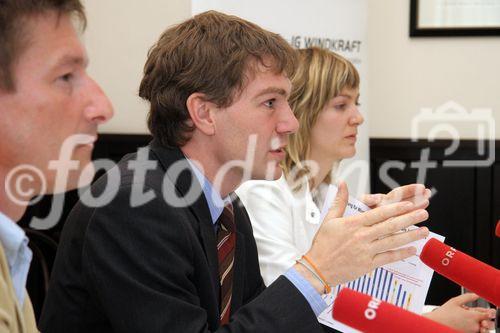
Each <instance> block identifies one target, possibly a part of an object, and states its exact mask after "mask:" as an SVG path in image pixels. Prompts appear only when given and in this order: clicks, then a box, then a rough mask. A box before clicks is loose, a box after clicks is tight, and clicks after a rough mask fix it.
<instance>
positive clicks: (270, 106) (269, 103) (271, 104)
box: [264, 98, 276, 108]
mask: <svg viewBox="0 0 500 333" xmlns="http://www.w3.org/2000/svg"><path fill="white" fill-rule="evenodd" d="M275 102H276V100H275V99H274V98H273V99H270V100H268V101H265V102H264V105H265V106H267V107H268V108H272V107H274V103H275Z"/></svg>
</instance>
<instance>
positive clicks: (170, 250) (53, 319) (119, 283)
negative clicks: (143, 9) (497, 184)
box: [39, 142, 322, 333]
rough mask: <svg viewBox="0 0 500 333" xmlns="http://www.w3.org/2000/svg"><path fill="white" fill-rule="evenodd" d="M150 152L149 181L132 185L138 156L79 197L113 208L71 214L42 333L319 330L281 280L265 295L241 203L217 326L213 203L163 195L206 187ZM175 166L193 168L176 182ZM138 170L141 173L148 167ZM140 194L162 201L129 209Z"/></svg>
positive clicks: (173, 152) (161, 151)
mask: <svg viewBox="0 0 500 333" xmlns="http://www.w3.org/2000/svg"><path fill="white" fill-rule="evenodd" d="M148 154H149V158H150V160H152V161H157V162H158V167H157V168H156V169H154V170H149V171H148V172H147V174H146V176H145V177H142V178H143V179H140V178H141V177H135V178H134V172H133V170H130V169H129V162H130V161H134V160H135V159H136V155H137V154H131V155H128V156H126V157H124V159H122V160H121V161H120V162H119V164H118V167H115V168H113V169H111V170H110V171H108V173H107V175H105V176H103V177H101V178H100V179H99V180H98V181H97V182H96V183H94V185H92V187H91V189H90V191H89V192H87V193H86V194H85V195H84V196H83V197H82V200H83V199H84V197H85V196H88V195H90V194H92V195H93V196H94V197H98V196H103V197H102V198H101V200H106V199H108V200H111V201H110V203H109V204H107V205H105V206H103V207H100V208H89V207H86V206H85V205H84V204H83V203H82V200H81V201H80V202H79V203H78V204H77V205H76V206H75V207H74V208H73V210H72V212H71V214H70V216H69V217H68V220H67V222H66V225H65V227H64V230H63V234H62V238H61V243H60V246H59V250H58V254H57V258H56V261H55V264H54V269H53V272H52V277H51V284H50V288H49V292H48V295H47V299H46V301H45V305H44V309H43V313H42V317H41V320H40V325H39V328H40V330H41V331H42V332H44V333H58V332H60V333H68V332H72V333H73V332H74V333H77V332H106V333H109V332H123V333H125V332H145V333H154V332H162V333H166V332H182V333H184V332H209V331H217V332H259V333H263V332H321V331H322V329H321V326H320V325H319V323H318V321H317V319H316V317H315V315H314V313H313V311H312V309H311V307H310V305H309V303H308V302H307V301H306V299H305V298H304V296H303V295H302V294H301V293H300V292H299V291H298V290H297V289H296V288H295V286H294V285H293V284H292V283H291V282H290V281H289V280H288V279H287V278H285V277H283V276H281V277H280V278H278V279H277V280H276V282H274V283H273V284H272V285H270V286H269V287H268V288H265V287H264V283H263V280H262V278H261V275H260V270H259V265H258V258H257V248H256V245H255V239H254V237H253V234H252V228H251V224H250V221H249V218H248V215H247V213H246V211H245V209H244V208H243V206H242V205H241V203H240V202H239V200H237V201H236V202H234V203H233V204H234V213H235V221H236V228H237V240H236V252H235V264H234V280H233V281H234V287H233V298H232V303H231V321H230V323H229V325H226V326H223V327H220V326H219V319H218V318H219V310H218V308H219V305H218V304H219V300H218V294H219V289H218V288H219V283H218V261H217V248H216V236H215V231H214V226H213V223H212V219H211V216H210V211H209V208H208V205H207V202H206V199H205V197H204V196H203V194H201V196H199V197H198V199H197V200H196V201H195V202H194V203H193V204H191V205H189V206H187V207H186V205H181V207H174V206H172V205H169V204H168V203H167V201H166V200H164V199H163V193H162V191H163V192H170V193H166V195H172V194H173V193H176V195H177V196H178V197H179V198H182V197H184V196H185V195H186V193H188V192H189V190H190V187H191V186H193V188H195V189H198V190H199V192H200V193H202V192H201V187H200V184H199V183H198V181H197V180H196V178H195V176H194V175H193V174H192V171H191V169H189V168H188V167H187V160H186V159H185V157H184V156H183V154H182V153H181V151H180V150H179V149H167V148H163V147H160V146H159V145H158V144H155V143H154V142H153V143H152V144H151V145H150V151H149V152H148ZM174 163H175V164H176V166H181V167H182V166H183V167H185V169H187V170H186V171H184V172H182V173H181V174H180V175H178V177H176V176H177V175H176V174H175V172H170V173H168V172H166V170H169V168H170V167H171V166H172V165H173V164H174ZM137 168H139V169H141V168H142V169H143V170H144V168H145V163H140V165H139V166H138V167H137ZM174 169H175V167H174V168H172V169H171V170H170V171H172V170H174ZM117 175H119V178H117V177H116V176H117ZM173 177H175V178H176V179H174V178H173ZM113 178H114V179H116V180H115V189H114V190H116V187H117V186H118V180H119V188H118V192H117V194H116V196H114V195H113V192H114V190H113V184H111V183H113ZM164 178H166V179H165V180H164ZM108 181H109V183H110V184H107V183H108ZM135 186H137V187H135ZM106 187H108V188H106ZM137 188H138V191H142V192H151V193H154V194H155V196H156V198H155V199H153V200H151V201H149V202H148V203H147V204H144V205H140V206H137V207H131V205H130V200H131V199H130V198H131V195H133V193H132V192H134V190H135V191H137Z"/></svg>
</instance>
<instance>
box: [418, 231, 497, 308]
mask: <svg viewBox="0 0 500 333" xmlns="http://www.w3.org/2000/svg"><path fill="white" fill-rule="evenodd" d="M420 260H422V261H423V262H424V263H425V264H426V265H427V266H429V267H430V268H432V269H434V270H435V271H436V272H438V273H439V274H441V275H443V276H444V277H446V278H448V279H450V280H452V281H454V282H455V283H458V284H459V285H461V286H463V287H465V288H467V289H469V290H471V291H473V292H474V293H476V294H478V295H479V296H481V297H482V298H484V299H486V300H488V301H489V302H491V303H493V304H495V305H497V306H500V271H499V270H498V269H496V268H494V267H492V266H489V265H487V264H485V263H483V262H481V261H479V260H477V259H474V258H473V257H471V256H468V255H467V254H465V253H463V252H460V251H457V250H456V249H454V248H453V247H451V246H448V245H446V244H444V243H442V242H440V241H438V240H437V239H435V238H431V239H429V241H428V242H427V243H426V244H425V246H424V248H423V249H422V253H421V254H420Z"/></svg>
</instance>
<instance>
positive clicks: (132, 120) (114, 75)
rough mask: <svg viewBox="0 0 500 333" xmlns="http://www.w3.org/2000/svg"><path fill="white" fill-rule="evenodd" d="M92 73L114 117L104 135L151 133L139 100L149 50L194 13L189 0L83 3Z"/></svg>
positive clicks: (88, 0)
mask: <svg viewBox="0 0 500 333" xmlns="http://www.w3.org/2000/svg"><path fill="white" fill-rule="evenodd" d="M83 2H84V5H85V7H86V10H87V18H88V26H87V30H86V32H85V34H84V41H85V44H86V46H87V51H88V54H89V57H90V65H89V73H90V74H91V75H92V76H93V77H94V79H95V80H96V81H97V82H98V83H99V84H100V85H101V86H102V87H103V89H104V90H105V92H106V93H107V94H108V96H109V97H110V98H111V101H112V102H113V105H114V107H115V116H114V118H113V119H112V120H111V121H110V122H109V123H107V124H105V125H103V126H101V127H100V132H104V133H148V130H147V127H146V115H147V111H148V106H147V104H146V103H145V102H143V101H142V99H140V98H139V97H138V90H139V84H140V82H141V78H142V69H143V66H144V63H145V62H146V56H147V52H148V50H149V48H150V47H151V46H152V45H153V43H155V42H156V41H157V40H158V38H159V36H160V34H161V33H162V32H163V31H164V30H165V29H166V28H167V27H168V26H171V25H173V24H175V23H179V22H181V21H183V20H185V19H187V18H189V17H190V15H191V2H190V1H189V0H169V1H166V0H143V1H137V0H84V1H83Z"/></svg>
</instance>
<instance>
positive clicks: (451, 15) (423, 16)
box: [410, 0, 500, 37]
mask: <svg viewBox="0 0 500 333" xmlns="http://www.w3.org/2000/svg"><path fill="white" fill-rule="evenodd" d="M410 1H411V2H410V36H411V37H439V36H500V0H410Z"/></svg>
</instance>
